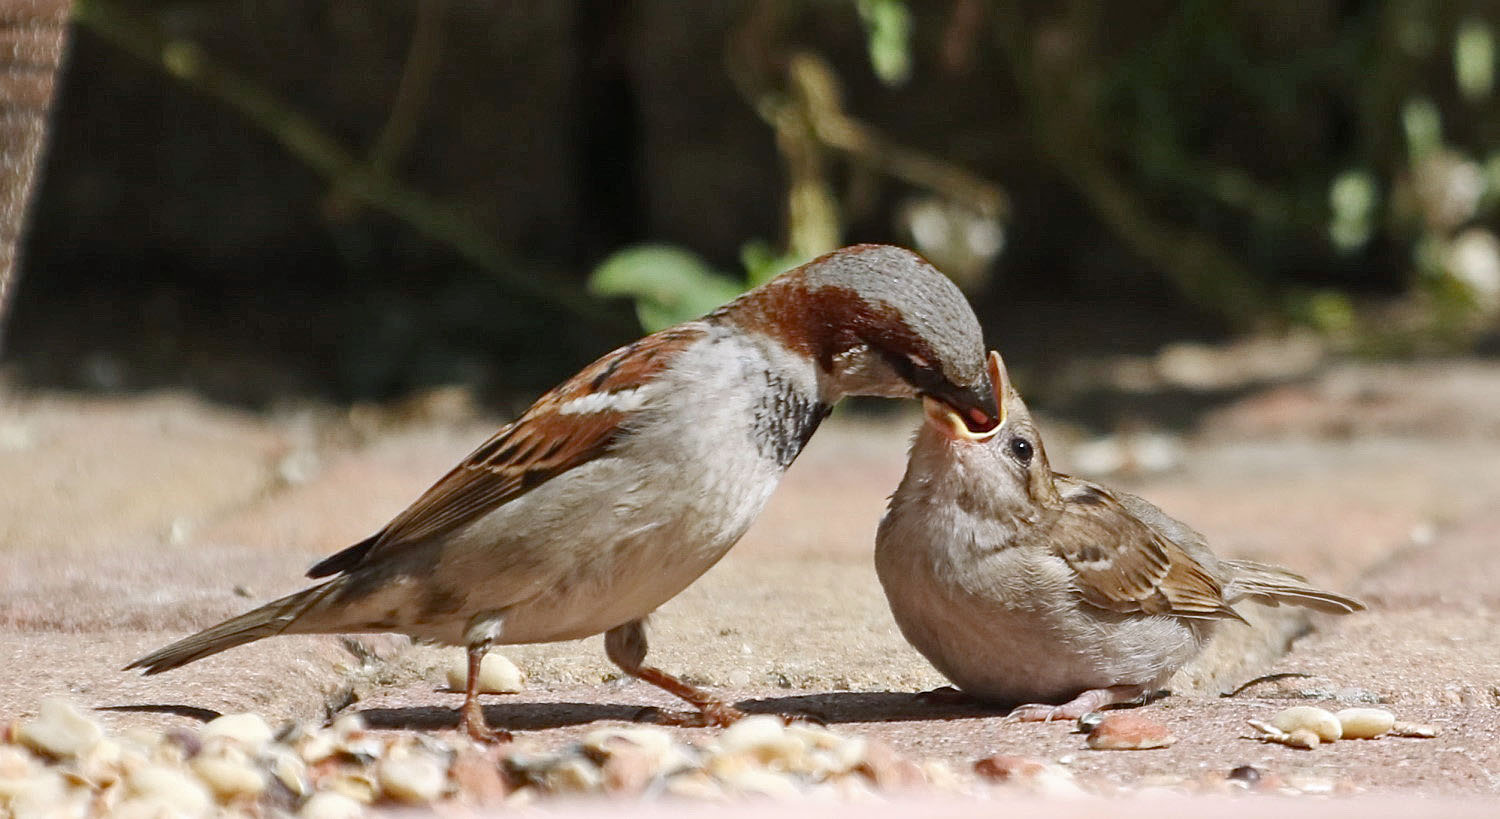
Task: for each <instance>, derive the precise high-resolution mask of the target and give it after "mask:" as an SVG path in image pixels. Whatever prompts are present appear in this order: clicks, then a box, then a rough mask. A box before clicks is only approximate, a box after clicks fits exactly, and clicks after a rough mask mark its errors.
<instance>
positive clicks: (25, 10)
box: [0, 0, 69, 344]
mask: <svg viewBox="0 0 1500 819" xmlns="http://www.w3.org/2000/svg"><path fill="white" fill-rule="evenodd" d="M68 6H69V0H0V344H3V342H4V330H5V313H6V307H7V305H8V304H9V302H10V296H11V291H12V290H13V289H15V279H16V248H17V245H18V243H19V240H20V237H21V230H22V228H23V227H24V224H25V215H26V205H27V202H28V201H29V200H30V198H31V183H32V178H33V177H34V176H35V171H36V167H37V160H38V158H39V157H40V156H41V149H42V144H43V141H44V138H45V136H46V133H47V111H48V108H49V107H50V106H51V103H52V88H53V85H54V83H53V80H54V79H55V78H56V76H57V68H58V65H59V63H61V61H62V54H63V43H64V41H65V40H66V33H67V23H68Z"/></svg>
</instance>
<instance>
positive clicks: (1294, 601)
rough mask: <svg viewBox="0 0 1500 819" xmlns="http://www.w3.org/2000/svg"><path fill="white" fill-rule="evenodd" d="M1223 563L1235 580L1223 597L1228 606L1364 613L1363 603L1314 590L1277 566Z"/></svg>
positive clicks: (1248, 561)
mask: <svg viewBox="0 0 1500 819" xmlns="http://www.w3.org/2000/svg"><path fill="white" fill-rule="evenodd" d="M1224 562H1225V563H1226V564H1228V565H1229V567H1230V568H1231V569H1232V570H1233V574H1232V577H1233V578H1234V579H1233V580H1231V581H1230V582H1229V587H1228V588H1227V589H1226V590H1225V596H1226V597H1228V598H1229V599H1230V602H1235V601H1238V600H1244V599H1250V600H1254V601H1255V602H1257V603H1263V604H1265V605H1268V606H1277V605H1280V604H1282V603H1287V604H1289V605H1293V606H1301V607H1303V608H1309V609H1313V610H1314V611H1321V612H1324V613H1327V614H1349V613H1351V612H1356V611H1364V609H1365V604H1364V603H1361V602H1359V601H1358V600H1355V599H1354V598H1352V597H1345V596H1344V595H1342V594H1335V593H1334V592H1331V591H1324V590H1322V589H1320V588H1317V587H1315V586H1313V585H1312V584H1311V583H1308V582H1307V578H1305V577H1303V576H1302V575H1300V574H1296V573H1294V572H1289V571H1287V570H1286V569H1283V568H1280V567H1279V566H1268V565H1266V564H1264V563H1256V562H1254V561H1252V560H1226V561H1224Z"/></svg>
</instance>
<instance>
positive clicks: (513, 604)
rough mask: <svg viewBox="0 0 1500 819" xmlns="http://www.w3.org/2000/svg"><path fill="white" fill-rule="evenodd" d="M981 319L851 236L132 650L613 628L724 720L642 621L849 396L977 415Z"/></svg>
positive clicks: (648, 342)
mask: <svg viewBox="0 0 1500 819" xmlns="http://www.w3.org/2000/svg"><path fill="white" fill-rule="evenodd" d="M983 349H984V348H983V341H982V338H981V334H980V330H979V324H978V322H977V321H976V320H975V319H974V316H973V313H972V312H971V311H970V310H969V307H968V304H967V302H966V301H965V300H964V298H963V296H962V294H960V293H959V291H958V288H957V287H955V286H954V285H953V283H952V282H950V281H948V280H947V279H946V278H945V277H944V276H943V275H942V274H941V273H939V272H938V271H936V270H934V269H933V268H932V267H931V266H930V265H928V264H927V263H926V262H924V261H922V260H921V259H920V258H919V257H917V256H916V255H915V254H913V253H911V252H909V251H904V250H901V249H899V248H890V247H883V246H875V245H862V246H857V247H852V248H846V249H844V250H841V251H836V252H835V253H832V254H829V255H827V256H824V257H822V258H820V259H816V260H814V261H812V262H809V263H808V264H806V265H803V266H802V267H800V268H797V269H796V270H792V271H789V272H787V273H785V274H782V275H781V276H779V277H777V278H776V279H773V280H772V281H770V282H768V283H767V284H765V285H763V286H762V287H760V288H757V289H755V290H752V291H750V292H749V293H746V294H745V295H744V296H741V297H740V298H739V299H736V300H735V301H734V302H731V303H730V304H728V305H726V306H725V307H723V308H721V309H719V310H716V311H714V312H713V313H711V314H709V315H708V316H705V317H704V318H703V319H700V320H697V321H692V322H687V323H685V324H682V325H679V326H677V327H673V328H669V329H667V330H663V331H661V332H658V333H655V334H653V335H650V336H647V337H645V338H643V339H641V340H639V341H637V342H634V343H632V344H629V345H627V346H625V347H621V348H620V349H618V350H616V351H614V352H612V353H609V354H608V355H605V356H604V357H603V358H601V359H599V360H598V361H596V362H594V363H593V364H591V365H589V366H588V367H586V368H585V369H583V370H582V371H581V372H579V373H578V374H577V375H575V376H574V377H573V378H572V379H570V380H568V381H566V382H564V383H563V384H561V385H559V386H558V387H556V388H555V389H553V390H552V391H550V392H548V393H547V394H546V395H543V396H542V397H541V398H540V399H538V400H537V402H536V403H535V404H534V405H533V406H532V407H531V408H530V409H528V410H527V411H526V412H524V413H522V415H521V416H520V417H519V418H517V419H516V420H515V421H514V422H513V423H511V424H508V425H506V426H505V427H504V428H502V429H501V430H500V431H499V432H497V433H496V434H495V435H494V436H493V437H492V438H491V439H490V440H489V441H487V442H485V443H484V444H482V445H481V446H479V447H478V448H477V449H476V450H475V451H474V452H473V453H472V454H470V455H469V457H467V458H466V459H464V461H463V462H462V463H460V464H459V465H458V466H456V467H454V468H453V470H452V471H450V472H449V473H448V474H447V475H446V476H444V477H443V478H442V479H441V480H439V481H438V482H437V483H436V484H435V485H434V486H433V487H432V488H431V489H429V490H428V491H427V492H426V493H424V494H423V495H422V496H421V497H420V498H418V499H417V501H416V502H415V503H413V504H412V506H411V507H409V508H408V509H407V510H406V511H404V512H402V513H401V514H400V515H398V516H397V517H396V518H395V519H394V520H393V521H391V523H389V524H388V525H386V526H385V527H384V528H382V529H381V530H380V531H379V532H377V533H375V534H374V535H372V536H371V537H369V538H367V539H366V540H364V541H361V542H360V543H357V544H354V545H353V546H350V547H348V548H347V549H344V550H343V551H340V552H338V553H336V554H334V555H332V556H330V557H329V558H327V559H326V560H324V561H322V562H320V563H319V564H317V565H316V566H314V567H313V569H312V570H311V571H310V572H309V575H310V576H312V577H314V578H328V579H326V580H324V581H323V582H321V583H320V584H318V585H316V586H313V587H312V588H309V589H306V590H304V591H302V592H298V593H296V594H293V595H290V596H288V597H285V598H282V599H281V600H277V601H274V602H272V603H269V604H267V605H265V606H262V607H261V608H259V609H256V610H254V611H251V612H248V613H246V614H243V615H241V616H239V617H236V618H233V619H231V620H228V621H226V622H224V623H221V624H219V625H217V626H214V627H212V628H209V629H207V630H205V631H203V632H200V633H199V634H195V635H192V636H190V637H187V638H185V639H183V640H181V641H179V642H177V643H174V644H173V645H170V646H167V647H166V648H163V649H161V650H159V651H157V652H154V653H152V654H150V655H148V656H146V657H143V658H141V659H140V660H137V661H136V662H135V663H133V664H132V667H141V668H144V669H145V670H146V671H147V673H155V672H159V671H165V670H168V669H171V668H175V667H177V666H180V665H182V664H184V663H188V662H192V661H194V660H196V659H199V658H201V657H205V656H208V655H209V654H213V653H215V652H218V651H223V650H225V649H227V648H231V647H233V646H236V645H240V644H243V643H247V642H250V641H252V640H258V639H261V638H263V637H268V636H272V635H275V634H297V633H333V632H368V631H394V632H399V633H403V634H409V635H412V636H414V637H421V638H427V639H431V640H436V641H441V642H446V643H453V644H458V645H464V646H467V647H468V648H469V652H470V654H469V658H470V680H469V682H470V688H469V691H468V694H467V697H466V700H465V705H464V721H465V724H466V726H467V727H468V728H469V729H470V731H471V733H474V734H475V735H476V736H483V735H485V734H486V731H487V729H485V728H484V725H483V716H482V714H481V713H480V712H479V707H478V700H477V693H476V689H475V679H476V675H477V669H478V661H479V659H480V658H482V656H483V653H484V651H485V650H486V649H487V648H488V647H489V646H490V645H491V644H506V643H533V642H550V641H554V640H569V639H575V638H580V637H587V636H590V635H593V634H598V633H600V632H606V633H607V637H606V641H605V646H606V651H607V652H608V653H609V656H610V658H611V659H612V660H614V661H615V662H616V663H617V664H619V665H620V666H621V668H622V669H623V670H625V671H626V672H627V673H629V674H631V675H633V676H636V677H639V678H641V679H644V680H647V681H650V682H652V683H654V684H656V685H659V686H661V687H663V688H665V689H667V690H669V691H671V692H672V693H674V694H677V695H678V696H681V697H683V698H685V699H687V700H688V701H689V702H692V703H693V704H694V705H697V706H699V708H700V709H701V710H702V711H703V712H704V713H705V714H706V715H708V717H709V718H710V719H711V720H715V721H721V722H722V721H726V720H728V719H732V718H734V717H736V716H737V713H736V712H734V711H733V709H731V708H728V707H727V706H725V705H723V704H722V703H718V702H717V701H715V700H713V699H712V698H711V697H708V696H707V695H706V694H703V693H702V692H699V691H697V690H696V689H694V688H692V687H691V686H687V685H685V684H683V683H681V682H680V681H677V680H675V679H674V678H672V677H670V675H667V674H665V673H664V672H661V671H659V670H657V669H654V668H651V667H649V666H644V665H642V662H643V660H644V657H645V654H646V641H645V631H644V620H645V618H646V617H647V616H648V615H649V614H650V613H651V612H652V611H654V610H655V609H656V608H657V607H658V606H660V605H661V604H662V603H664V602H666V601H667V600H669V599H670V598H671V597H673V596H674V595H676V594H677V593H678V592H680V591H681V590H682V589H684V588H686V587H687V586H688V585H689V584H690V583H692V582H693V580H695V579H697V578H698V577H699V576H700V575H701V574H702V573H703V572H705V571H707V570H708V568H709V567H711V566H712V565H713V564H714V563H716V562H718V560H719V559H720V558H721V557H722V556H723V555H724V554H725V552H726V551H728V549H729V548H730V547H731V546H733V545H734V543H735V541H737V540H738V539H739V538H740V536H741V535H742V534H744V532H745V530H746V529H747V528H748V527H749V526H750V524H751V522H752V521H753V520H754V519H755V517H756V516H757V515H758V514H759V513H760V511H761V509H762V507H763V506H764V505H765V503H766V500H767V499H768V498H769V497H770V494H771V492H772V490H774V489H775V487H776V484H777V482H778V481H779V480H780V478H781V475H782V474H783V472H784V471H785V470H786V468H787V466H788V465H790V464H791V462H792V461H793V459H795V458H796V456H797V454H798V453H799V452H800V451H801V449H802V446H803V445H804V444H805V443H806V442H807V440H808V438H809V437H810V436H811V435H812V434H813V432H814V431H815V430H816V429H817V425H818V423H819V422H820V421H821V420H822V419H823V417H824V416H825V415H826V414H827V411H828V408H829V407H830V406H832V405H833V404H834V403H835V402H837V401H838V400H839V399H841V398H843V397H844V396H846V395H883V396H894V397H902V396H913V395H916V394H918V393H921V394H924V395H928V396H931V397H933V398H935V399H938V400H942V401H944V402H946V403H947V404H948V405H951V406H952V407H954V409H955V411H957V412H961V413H963V414H964V415H965V417H967V418H969V419H970V420H971V421H972V422H973V423H975V424H980V425H982V424H985V423H990V422H991V420H992V418H993V416H994V414H995V406H994V396H993V392H992V390H991V388H990V385H989V381H988V376H987V375H986V374H985V372H984V368H983Z"/></svg>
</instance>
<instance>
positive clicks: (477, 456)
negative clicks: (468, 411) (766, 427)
mask: <svg viewBox="0 0 1500 819" xmlns="http://www.w3.org/2000/svg"><path fill="white" fill-rule="evenodd" d="M706 333H707V330H706V328H705V327H704V326H703V325H702V324H699V323H697V322H693V323H689V324H683V325H679V326H677V327H671V328H668V329H666V330H662V331H661V332H659V333H655V334H653V335H649V336H646V337H645V338H643V339H640V340H639V341H636V342H634V343H632V344H628V345H626V346H624V347H621V348H620V349H618V350H615V351H614V352H612V353H610V354H608V355H606V356H604V357H603V358H601V359H599V360H598V361H595V362H594V363H593V364H590V365H589V366H587V367H585V368H584V369H583V370H582V371H580V372H579V373H578V374H577V375H575V376H573V377H572V378H571V379H569V380H567V381H565V382H563V383H562V384H560V385H558V386H557V387H554V388H553V389H552V391H551V392H548V393H547V394H545V395H543V396H542V397H541V398H539V399H537V402H536V403H535V404H532V405H531V408H530V409H528V410H526V412H524V413H522V415H521V417H519V418H517V419H516V420H515V421H513V422H511V423H510V424H507V425H506V426H504V427H502V428H501V429H500V431H499V432H496V433H495V434H494V436H492V437H491V438H490V439H489V440H488V441H485V442H484V443H483V444H482V445H480V447H479V448H478V449H476V450H474V451H473V452H471V453H469V456H468V457H466V458H464V460H463V462H462V463H460V464H459V465H458V466H456V467H454V468H453V470H452V471H451V472H449V473H448V474H447V475H444V476H443V478H442V479H441V480H439V481H438V482H437V483H435V484H433V486H432V488H431V489H428V490H427V491H426V492H425V493H424V494H423V495H422V497H420V498H418V499H417V501H416V503H413V504H412V505H411V506H409V507H407V509H406V511H404V512H402V513H401V514H399V515H397V516H396V518H395V520H392V521H391V522H390V523H389V524H387V525H386V527H385V528H384V529H383V530H381V531H380V532H379V533H377V534H375V535H373V536H371V537H370V538H367V539H366V540H363V541H361V542H359V543H356V544H355V545H353V546H350V547H349V548H347V549H344V550H343V551H341V552H338V553H337V554H334V555H332V556H330V557H328V558H327V559H325V560H323V561H322V562H320V563H318V564H317V565H315V566H313V567H312V569H310V570H309V571H308V573H307V576H308V577H326V576H328V575H331V574H337V573H339V572H347V571H349V570H350V569H352V568H354V567H355V566H358V565H360V564H363V563H366V562H368V561H371V560H375V559H378V558H384V557H388V556H389V555H390V554H392V553H394V552H397V551H399V550H400V549H401V547H402V546H404V545H407V544H413V543H419V542H422V541H425V540H428V539H430V538H433V537H438V536H441V535H444V534H446V533H448V532H451V531H453V530H454V529H457V528H459V527H461V526H463V525H465V524H467V523H470V522H472V521H474V520H476V519H478V518H480V517H482V516H484V515H485V514H487V513H489V512H490V511H493V510H494V509H495V507H497V506H500V505H501V504H503V503H506V502H508V501H511V500H514V499H515V498H517V497H520V496H521V495H523V494H525V493H526V492H528V491H530V490H532V489H534V488H536V487H538V486H540V485H542V484H543V483H546V482H547V481H548V480H550V479H551V478H553V477H556V476H557V475H560V474H562V473H563V472H566V471H567V470H569V469H572V468H574V467H576V466H579V465H581V464H584V463H588V462H589V461H592V460H593V459H595V458H597V457H599V456H600V455H602V454H604V453H605V452H606V451H608V449H609V447H610V445H611V444H613V443H614V442H615V441H616V440H617V439H618V438H619V436H620V435H621V432H622V430H621V424H622V423H623V422H624V421H625V419H626V417H627V414H626V413H625V412H623V411H621V410H620V409H618V407H619V406H620V403H621V402H620V401H611V400H608V398H607V396H614V397H616V398H623V397H624V396H626V395H628V392H629V391H630V390H634V389H637V388H639V387H641V386H643V385H645V384H647V383H649V382H650V381H651V380H652V378H654V377H655V376H656V375H657V374H658V373H659V372H661V371H662V370H663V369H664V368H666V367H667V365H668V364H669V363H670V362H671V361H672V359H673V358H675V357H676V355H677V354H678V353H680V352H681V351H682V350H683V349H685V348H686V347H688V346H689V345H691V344H692V343H693V342H695V341H697V340H699V339H701V338H703V336H704V335H705V334H706ZM595 395H597V396H600V399H601V400H600V402H599V403H598V404H597V405H596V406H593V407H590V406H589V405H588V404H587V403H578V402H579V400H580V399H587V398H588V397H589V396H595ZM565 408H567V410H566V411H565Z"/></svg>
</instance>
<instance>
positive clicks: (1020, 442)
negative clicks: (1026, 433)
mask: <svg viewBox="0 0 1500 819" xmlns="http://www.w3.org/2000/svg"><path fill="white" fill-rule="evenodd" d="M1033 454H1035V453H1034V452H1033V450H1032V448H1031V442H1030V441H1028V440H1026V439H1025V438H1012V439H1010V455H1011V457H1012V458H1015V459H1016V460H1017V461H1019V462H1020V464H1021V466H1026V465H1028V464H1030V463H1031V456H1032V455H1033Z"/></svg>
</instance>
